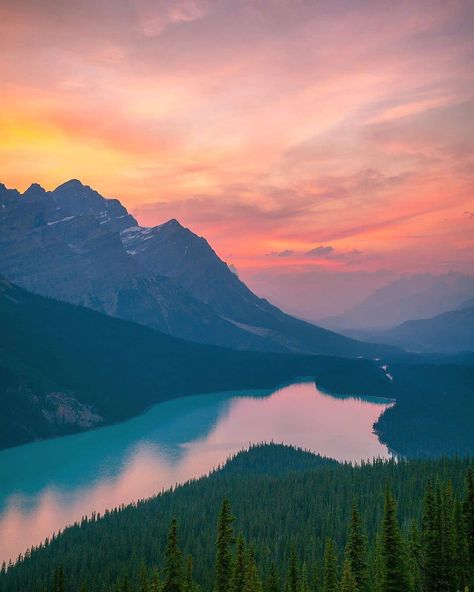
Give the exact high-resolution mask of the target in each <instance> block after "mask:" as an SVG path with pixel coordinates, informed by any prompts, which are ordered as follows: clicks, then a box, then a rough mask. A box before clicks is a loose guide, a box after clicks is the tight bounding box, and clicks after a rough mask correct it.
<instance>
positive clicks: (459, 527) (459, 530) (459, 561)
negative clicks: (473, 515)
mask: <svg viewBox="0 0 474 592" xmlns="http://www.w3.org/2000/svg"><path fill="white" fill-rule="evenodd" d="M454 554H455V557H456V590H463V589H464V587H465V586H466V585H467V582H468V577H469V564H468V552H467V538H466V531H465V523H464V516H463V508H462V503H461V501H460V500H459V499H456V500H455V502H454Z"/></svg>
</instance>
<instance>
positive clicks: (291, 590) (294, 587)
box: [288, 545, 299, 592]
mask: <svg viewBox="0 0 474 592" xmlns="http://www.w3.org/2000/svg"><path fill="white" fill-rule="evenodd" d="M298 571H299V570H298V558H297V556H296V549H295V547H294V545H292V546H291V551H290V564H289V566H288V592H299V589H298V588H299V577H298Z"/></svg>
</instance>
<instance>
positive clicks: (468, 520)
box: [463, 468, 474, 586]
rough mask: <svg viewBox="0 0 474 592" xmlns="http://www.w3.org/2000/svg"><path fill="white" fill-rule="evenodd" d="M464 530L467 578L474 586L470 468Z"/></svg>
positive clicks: (473, 494)
mask: <svg viewBox="0 0 474 592" xmlns="http://www.w3.org/2000/svg"><path fill="white" fill-rule="evenodd" d="M463 514H464V532H465V534H466V547H467V560H468V568H469V573H468V578H469V584H470V585H471V586H474V470H473V469H472V468H470V469H469V470H468V472H467V475H466V493H465V496H464V501H463Z"/></svg>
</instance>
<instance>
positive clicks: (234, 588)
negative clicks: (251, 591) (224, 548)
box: [230, 536, 246, 592]
mask: <svg viewBox="0 0 474 592" xmlns="http://www.w3.org/2000/svg"><path fill="white" fill-rule="evenodd" d="M245 562H246V552H245V543H244V539H243V538H242V537H241V536H239V537H237V552H236V555H235V561H234V569H233V573H232V581H231V586H230V589H231V592H243V590H244V585H245V567H246V565H245Z"/></svg>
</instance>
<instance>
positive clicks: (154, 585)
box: [150, 568, 162, 592]
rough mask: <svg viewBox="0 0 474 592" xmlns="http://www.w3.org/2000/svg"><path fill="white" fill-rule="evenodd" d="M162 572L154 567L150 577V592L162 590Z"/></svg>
mask: <svg viewBox="0 0 474 592" xmlns="http://www.w3.org/2000/svg"><path fill="white" fill-rule="evenodd" d="M161 587H162V585H161V580H160V572H159V571H158V569H156V568H155V569H154V570H153V573H152V575H151V579H150V592H161Z"/></svg>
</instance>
